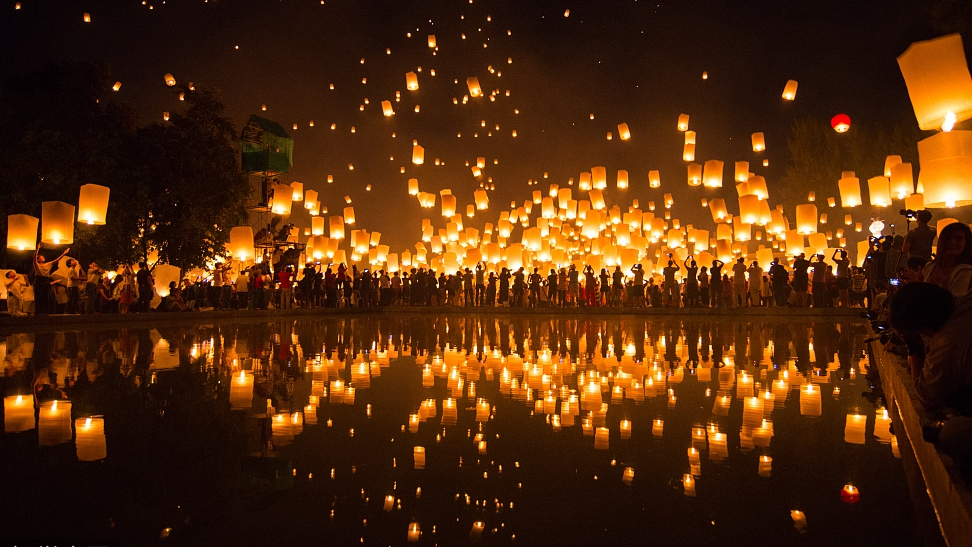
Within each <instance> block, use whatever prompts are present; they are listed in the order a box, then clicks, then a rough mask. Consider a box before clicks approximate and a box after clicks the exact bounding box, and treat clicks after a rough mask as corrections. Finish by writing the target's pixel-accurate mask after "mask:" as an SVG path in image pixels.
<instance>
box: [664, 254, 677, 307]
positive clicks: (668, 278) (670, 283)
mask: <svg viewBox="0 0 972 547" xmlns="http://www.w3.org/2000/svg"><path fill="white" fill-rule="evenodd" d="M668 258H669V260H668V266H665V268H664V269H663V270H662V275H664V276H665V285H664V293H665V307H666V308H677V307H679V295H678V281H675V274H677V273H678V272H679V271H680V270H681V268H679V267H678V264H676V263H675V261H674V260H672V253H668Z"/></svg>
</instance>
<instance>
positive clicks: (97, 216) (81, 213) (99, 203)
mask: <svg viewBox="0 0 972 547" xmlns="http://www.w3.org/2000/svg"><path fill="white" fill-rule="evenodd" d="M110 191H111V190H110V189H109V188H108V187H107V186H101V185H98V184H85V185H84V186H82V187H81V194H80V196H79V197H78V222H83V223H85V224H87V225H89V226H92V225H95V226H102V225H104V224H105V215H106V213H107V212H108V194H109V192H110Z"/></svg>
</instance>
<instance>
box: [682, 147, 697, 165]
mask: <svg viewBox="0 0 972 547" xmlns="http://www.w3.org/2000/svg"><path fill="white" fill-rule="evenodd" d="M682 159H683V160H685V161H695V143H689V142H687V143H685V146H684V147H683V148H682Z"/></svg>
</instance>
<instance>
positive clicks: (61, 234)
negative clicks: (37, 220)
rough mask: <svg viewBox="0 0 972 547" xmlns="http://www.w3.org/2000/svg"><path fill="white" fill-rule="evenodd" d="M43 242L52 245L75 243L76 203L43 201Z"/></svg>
mask: <svg viewBox="0 0 972 547" xmlns="http://www.w3.org/2000/svg"><path fill="white" fill-rule="evenodd" d="M41 242H42V243H49V244H52V245H70V244H71V243H74V205H70V204H67V203H64V202H63V201H45V202H43V203H41Z"/></svg>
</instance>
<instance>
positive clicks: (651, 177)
mask: <svg viewBox="0 0 972 547" xmlns="http://www.w3.org/2000/svg"><path fill="white" fill-rule="evenodd" d="M648 186H649V187H651V188H659V187H660V186H661V174H660V173H659V172H658V169H652V170H651V171H648Z"/></svg>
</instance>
